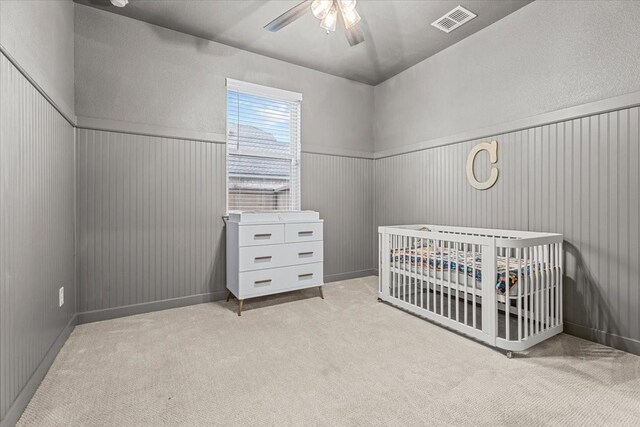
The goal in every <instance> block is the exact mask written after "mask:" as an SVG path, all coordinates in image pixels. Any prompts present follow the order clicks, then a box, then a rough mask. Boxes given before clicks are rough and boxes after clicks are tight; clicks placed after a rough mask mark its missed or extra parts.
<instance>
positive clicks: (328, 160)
mask: <svg viewBox="0 0 640 427" xmlns="http://www.w3.org/2000/svg"><path fill="white" fill-rule="evenodd" d="M301 172H302V208H303V209H311V210H316V211H318V212H320V217H321V218H322V219H324V242H325V249H324V256H325V259H324V262H325V264H324V265H325V271H324V274H325V277H326V279H328V280H334V279H340V278H343V277H350V275H352V274H357V273H362V274H366V273H368V272H370V271H371V270H372V269H374V268H375V257H374V255H375V251H374V246H373V245H374V236H375V226H374V220H373V161H372V160H370V159H359V158H351V157H337V156H330V155H324V154H310V153H303V155H302V170H301Z"/></svg>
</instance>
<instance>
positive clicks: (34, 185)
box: [0, 54, 75, 426]
mask: <svg viewBox="0 0 640 427" xmlns="http://www.w3.org/2000/svg"><path fill="white" fill-rule="evenodd" d="M74 156H75V148H74V130H73V127H72V126H71V125H70V124H69V123H68V122H67V121H66V120H65V119H64V118H63V117H62V116H61V115H60V114H59V113H58V112H57V111H56V110H55V109H54V108H53V107H52V106H51V104H50V103H49V102H47V100H46V99H45V98H44V97H43V96H42V95H41V94H40V93H39V92H38V91H37V90H36V89H35V88H34V87H33V86H32V85H31V84H30V83H29V81H28V80H27V79H26V78H25V77H24V76H23V75H22V74H21V73H20V72H19V71H18V70H17V69H16V68H15V67H14V66H13V65H12V64H11V63H10V62H9V60H8V59H7V58H6V57H5V56H4V55H2V54H0V171H2V173H1V174H0V236H1V237H0V420H2V421H1V423H0V425H2V426H4V425H11V424H12V423H13V422H15V421H16V420H17V418H18V417H19V416H20V413H21V412H22V408H23V407H24V406H25V405H26V404H27V402H28V401H29V398H30V397H31V394H32V393H33V392H34V391H35V388H36V387H37V386H38V384H39V382H40V380H41V378H42V377H43V376H44V373H46V370H47V369H48V366H49V364H50V363H51V362H52V361H53V358H54V357H55V354H57V351H58V349H59V348H60V346H61V345H62V343H63V342H64V340H65V339H66V334H68V333H69V331H70V328H71V325H70V322H72V320H73V317H74V314H75V268H74V237H75V231H74V221H75V218H74V216H75V188H74V168H75V158H74ZM61 286H64V287H65V304H64V306H63V307H61V308H60V307H58V288H59V287H61Z"/></svg>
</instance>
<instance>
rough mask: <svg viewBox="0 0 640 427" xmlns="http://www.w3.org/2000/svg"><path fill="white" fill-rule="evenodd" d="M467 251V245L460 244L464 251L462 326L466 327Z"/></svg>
mask: <svg viewBox="0 0 640 427" xmlns="http://www.w3.org/2000/svg"><path fill="white" fill-rule="evenodd" d="M468 249H469V245H468V244H466V243H463V244H462V250H463V251H464V290H463V292H462V295H463V296H464V308H463V310H464V324H465V325H468V324H469V323H468V321H467V318H468V313H467V312H468V311H469V310H468V308H467V293H468V291H469V288H468V284H469V273H467V269H468V264H467V252H468Z"/></svg>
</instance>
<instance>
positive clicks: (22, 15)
mask: <svg viewBox="0 0 640 427" xmlns="http://www.w3.org/2000/svg"><path fill="white" fill-rule="evenodd" d="M73 8H74V6H73V3H72V1H71V0H29V1H25V0H2V1H0V44H1V45H2V46H3V48H4V49H6V50H7V52H8V53H9V54H10V55H11V56H12V57H13V58H14V59H15V60H16V61H17V62H18V63H19V64H20V66H21V67H22V68H23V69H24V70H25V71H26V72H27V73H28V74H29V75H30V76H31V77H32V78H33V79H34V80H35V81H36V83H37V84H38V85H39V86H40V87H41V88H42V89H43V90H44V91H45V93H46V94H47V95H48V96H49V97H50V98H51V99H53V101H54V102H55V103H56V105H57V106H58V107H59V108H60V109H61V110H62V111H63V112H64V113H65V114H66V115H68V116H73V114H74V112H73V109H74V102H75V101H74V70H73V68H74V67H73V45H74V35H73V18H74V17H73Z"/></svg>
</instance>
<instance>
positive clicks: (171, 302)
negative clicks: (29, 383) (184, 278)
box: [3, 290, 227, 427]
mask: <svg viewBox="0 0 640 427" xmlns="http://www.w3.org/2000/svg"><path fill="white" fill-rule="evenodd" d="M226 296H227V291H226V290H223V291H216V292H209V293H206V294H198V295H189V296H186V297H180V298H171V299H165V300H160V301H153V302H145V303H141V304H132V305H125V306H123V307H114V308H105V309H103V310H94V311H84V312H82V313H78V325H81V324H83V323H91V322H99V321H102V320H110V319H116V318H118V317H125V316H132V315H134V314H143V313H150V312H152V311H160V310H167V309H170V308H178V307H186V306H188V305H194V304H202V303H205V302H211V301H218V300H221V299H223V298H226ZM3 427H4V426H3Z"/></svg>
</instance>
